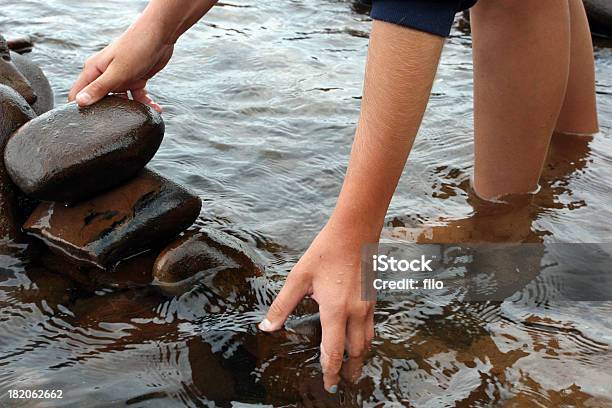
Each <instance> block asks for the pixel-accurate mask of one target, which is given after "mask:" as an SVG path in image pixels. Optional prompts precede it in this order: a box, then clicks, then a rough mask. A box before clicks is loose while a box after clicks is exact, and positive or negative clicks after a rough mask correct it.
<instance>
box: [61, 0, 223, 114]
mask: <svg viewBox="0 0 612 408" xmlns="http://www.w3.org/2000/svg"><path fill="white" fill-rule="evenodd" d="M215 3H216V0H189V1H184V0H152V1H151V2H150V3H149V5H148V6H147V7H146V8H145V10H144V12H143V13H142V14H141V16H140V17H139V18H138V19H137V20H136V21H135V22H134V23H133V24H132V25H131V26H130V27H129V28H128V29H127V30H126V31H125V32H124V33H123V34H122V35H121V37H119V38H118V39H117V40H116V41H114V42H113V43H112V44H110V45H109V46H107V47H106V48H104V49H103V50H102V51H100V52H99V53H97V54H95V55H93V56H92V57H91V58H89V59H88V60H87V62H86V63H85V67H84V68H83V71H82V72H81V74H80V75H79V77H78V79H77V80H76V82H75V84H74V85H73V87H72V89H71V90H70V94H69V96H68V99H69V100H75V99H76V101H77V103H78V104H79V105H81V106H85V105H91V104H92V103H95V102H97V101H98V100H100V99H102V98H103V97H104V96H105V95H107V94H108V93H109V92H117V93H122V92H127V91H131V93H132V95H133V97H134V98H135V99H137V100H139V101H141V102H143V103H147V104H149V105H151V106H152V107H153V108H154V109H156V110H158V111H161V107H160V106H159V105H158V104H156V103H155V102H153V101H152V100H151V98H150V97H149V96H148V94H147V92H146V90H145V87H146V84H147V81H148V80H149V79H151V78H152V77H153V76H154V75H155V74H157V73H158V72H159V71H160V70H161V69H163V68H164V67H165V66H166V64H167V63H168V61H169V60H170V58H171V57H172V52H173V50H174V43H175V42H176V41H177V40H178V38H179V37H180V36H181V35H182V34H183V33H184V32H185V31H187V30H188V29H189V28H190V27H191V26H192V25H193V24H195V23H196V22H197V21H198V20H199V19H201V18H202V16H204V15H205V14H206V13H207V12H208V10H210V9H211V8H212V6H214V5H215Z"/></svg>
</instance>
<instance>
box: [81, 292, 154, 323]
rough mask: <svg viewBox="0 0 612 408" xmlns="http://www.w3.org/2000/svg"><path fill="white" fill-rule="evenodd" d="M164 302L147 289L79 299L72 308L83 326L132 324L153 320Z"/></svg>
mask: <svg viewBox="0 0 612 408" xmlns="http://www.w3.org/2000/svg"><path fill="white" fill-rule="evenodd" d="M161 301H163V299H162V298H160V297H159V296H158V295H157V294H156V293H154V292H152V291H149V290H147V289H144V290H139V291H124V292H117V293H110V294H105V295H101V296H100V295H96V296H91V297H88V298H82V299H78V300H77V301H75V302H74V306H73V307H71V310H72V312H73V313H74V317H75V320H76V321H77V322H78V324H79V325H82V326H96V325H98V324H100V323H130V322H131V321H132V319H151V318H153V317H155V316H156V315H157V313H156V308H157V306H158V305H159V303H160V302H161Z"/></svg>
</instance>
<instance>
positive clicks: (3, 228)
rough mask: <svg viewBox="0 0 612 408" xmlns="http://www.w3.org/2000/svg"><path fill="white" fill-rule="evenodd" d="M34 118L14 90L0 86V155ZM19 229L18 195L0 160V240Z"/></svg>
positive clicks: (12, 234)
mask: <svg viewBox="0 0 612 408" xmlns="http://www.w3.org/2000/svg"><path fill="white" fill-rule="evenodd" d="M34 117H36V114H35V113H34V111H33V110H32V108H31V107H30V105H28V103H27V102H26V101H25V99H23V98H22V97H21V95H19V94H18V93H17V92H16V91H15V90H13V89H11V88H9V87H7V86H4V85H0V153H2V152H4V149H5V146H6V143H7V140H8V138H9V136H10V135H11V134H12V133H13V132H14V131H15V130H17V129H18V128H19V127H21V126H22V125H23V124H25V123H26V122H28V121H30V120H32V119H33V118H34ZM20 227H21V220H19V193H18V191H17V190H16V188H15V186H14V185H13V182H12V181H11V179H10V177H9V176H8V173H7V171H6V168H5V167H4V162H3V161H1V160H0V238H3V237H6V236H9V237H14V236H15V235H16V234H17V232H18V231H19V228H20Z"/></svg>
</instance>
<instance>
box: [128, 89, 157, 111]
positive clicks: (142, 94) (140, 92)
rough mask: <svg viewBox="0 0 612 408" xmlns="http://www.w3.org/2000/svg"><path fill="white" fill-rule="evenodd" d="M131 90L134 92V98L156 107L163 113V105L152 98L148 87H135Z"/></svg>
mask: <svg viewBox="0 0 612 408" xmlns="http://www.w3.org/2000/svg"><path fill="white" fill-rule="evenodd" d="M131 92H132V97H133V98H134V100H137V101H138V102H140V103H144V104H145V105H149V106H150V107H152V108H153V109H155V110H156V111H157V112H158V113H162V107H161V106H159V105H158V104H157V103H155V101H154V100H153V99H151V96H149V94H148V93H147V90H146V89H144V88H140V89H134V90H132V91H131Z"/></svg>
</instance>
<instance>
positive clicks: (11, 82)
mask: <svg viewBox="0 0 612 408" xmlns="http://www.w3.org/2000/svg"><path fill="white" fill-rule="evenodd" d="M0 85H6V86H8V87H9V88H13V89H14V90H16V91H17V93H19V95H21V96H22V97H23V99H25V100H26V101H27V102H28V103H29V104H33V103H34V102H36V99H37V98H38V96H37V95H36V93H35V92H34V90H33V89H32V87H31V86H30V83H29V82H28V80H27V79H26V78H25V77H24V76H23V75H22V74H21V72H19V69H18V68H17V67H16V66H15V64H14V63H13V60H12V58H11V52H10V50H9V47H8V44H7V42H6V40H5V39H4V37H2V35H0Z"/></svg>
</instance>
